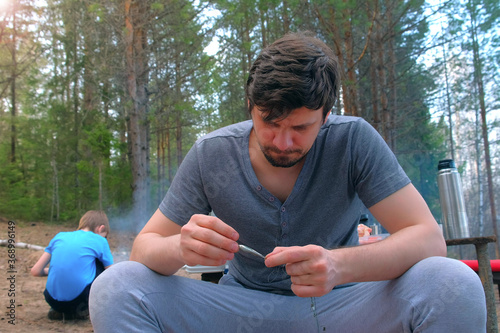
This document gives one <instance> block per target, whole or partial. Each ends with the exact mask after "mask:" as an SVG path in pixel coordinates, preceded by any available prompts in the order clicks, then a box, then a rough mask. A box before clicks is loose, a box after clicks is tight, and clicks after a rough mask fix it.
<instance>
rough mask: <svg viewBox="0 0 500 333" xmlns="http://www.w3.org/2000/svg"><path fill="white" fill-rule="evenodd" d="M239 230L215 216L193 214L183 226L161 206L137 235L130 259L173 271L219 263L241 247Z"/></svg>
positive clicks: (155, 267) (162, 272)
mask: <svg viewBox="0 0 500 333" xmlns="http://www.w3.org/2000/svg"><path fill="white" fill-rule="evenodd" d="M238 237H239V236H238V234H237V232H236V231H235V230H234V229H233V228H231V227H230V226H228V225H227V224H225V223H224V222H222V221H221V220H220V219H218V218H217V217H214V216H207V215H193V216H192V217H191V219H190V221H189V222H188V223H187V224H186V225H184V226H183V227H181V226H179V225H177V224H176V223H174V222H173V221H172V220H170V219H168V218H167V217H166V216H165V215H163V213H162V212H161V211H160V210H157V211H156V212H155V213H154V214H153V216H152V217H151V219H150V220H149V222H148V223H147V224H146V225H145V226H144V228H143V229H142V230H141V232H140V233H139V235H137V237H136V239H135V241H134V245H133V246H132V253H131V254H130V260H133V261H138V262H140V263H143V264H144V265H146V266H148V267H149V268H150V269H152V270H154V271H156V272H158V273H160V274H163V275H172V274H174V273H175V272H177V270H179V268H181V267H182V266H184V265H186V264H187V265H206V266H218V265H222V264H224V263H225V262H226V261H227V260H231V259H232V258H233V257H234V252H237V251H238V245H237V243H236V240H237V239H238Z"/></svg>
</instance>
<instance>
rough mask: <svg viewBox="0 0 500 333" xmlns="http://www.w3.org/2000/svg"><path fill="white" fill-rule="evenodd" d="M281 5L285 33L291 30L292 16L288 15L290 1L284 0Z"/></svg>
mask: <svg viewBox="0 0 500 333" xmlns="http://www.w3.org/2000/svg"><path fill="white" fill-rule="evenodd" d="M281 6H282V8H283V14H282V17H283V30H284V31H285V33H288V32H289V31H290V17H289V16H288V1H286V0H283V1H282V2H281Z"/></svg>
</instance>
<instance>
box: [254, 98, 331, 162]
mask: <svg viewBox="0 0 500 333" xmlns="http://www.w3.org/2000/svg"><path fill="white" fill-rule="evenodd" d="M264 115H265V114H263V113H262V112H261V111H259V110H258V108H257V107H254V108H253V110H252V120H253V129H254V132H255V137H256V140H257V143H258V144H259V146H260V149H261V151H262V153H263V154H264V156H265V158H266V159H267V161H268V162H269V163H270V164H271V165H272V166H275V167H281V168H289V167H292V166H294V165H295V164H297V163H298V162H300V161H301V160H302V159H303V158H304V157H305V156H306V154H307V152H308V151H309V149H311V147H312V145H313V143H314V140H316V137H317V136H318V132H319V130H320V128H321V125H323V124H324V122H325V121H326V118H325V119H324V120H323V112H322V109H319V110H311V109H308V108H306V107H302V108H299V109H295V110H293V111H292V113H290V115H289V116H288V117H286V118H285V119H280V120H272V121H265V120H264V119H263V116H264Z"/></svg>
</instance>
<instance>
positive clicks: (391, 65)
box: [386, 6, 398, 149]
mask: <svg viewBox="0 0 500 333" xmlns="http://www.w3.org/2000/svg"><path fill="white" fill-rule="evenodd" d="M386 17H387V21H388V26H389V27H391V30H390V34H389V39H388V41H387V53H388V58H389V59H388V60H389V61H388V66H387V67H388V81H389V84H388V88H389V100H388V105H389V108H388V109H389V110H388V113H389V140H390V144H389V146H390V147H392V148H393V149H394V148H395V147H396V138H395V135H394V127H395V126H394V124H395V123H396V115H397V108H398V105H397V102H398V93H397V89H396V87H397V84H396V63H397V59H396V51H395V50H394V39H395V38H396V34H395V31H394V27H395V26H396V24H395V22H393V7H392V6H389V7H388V9H387V14H386Z"/></svg>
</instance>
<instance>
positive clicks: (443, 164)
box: [438, 159, 456, 170]
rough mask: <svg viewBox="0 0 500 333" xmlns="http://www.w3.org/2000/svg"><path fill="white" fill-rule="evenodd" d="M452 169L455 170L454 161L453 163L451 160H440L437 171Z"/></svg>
mask: <svg viewBox="0 0 500 333" xmlns="http://www.w3.org/2000/svg"><path fill="white" fill-rule="evenodd" d="M454 168H456V166H455V161H453V160H452V159H446V160H441V161H439V163H438V170H442V169H454Z"/></svg>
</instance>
